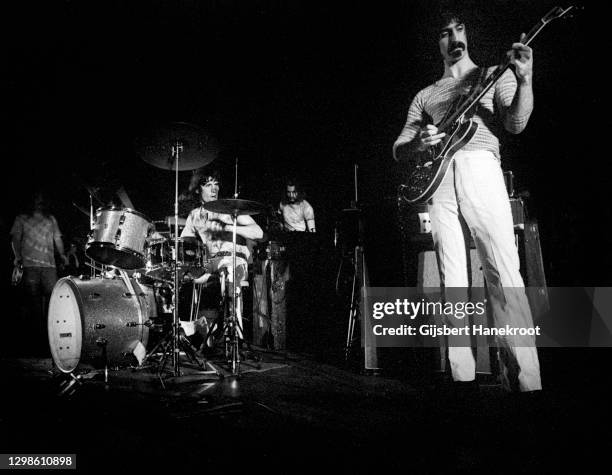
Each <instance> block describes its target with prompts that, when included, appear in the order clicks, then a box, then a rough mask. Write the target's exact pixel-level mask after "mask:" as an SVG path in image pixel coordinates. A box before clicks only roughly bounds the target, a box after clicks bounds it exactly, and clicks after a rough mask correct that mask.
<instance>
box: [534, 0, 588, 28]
mask: <svg viewBox="0 0 612 475" xmlns="http://www.w3.org/2000/svg"><path fill="white" fill-rule="evenodd" d="M583 8H584V7H579V6H575V5H570V6H569V7H567V8H562V7H554V8H553V9H552V10H550V11H549V12H548V13H547V14H546V15H544V16H543V17H542V20H541V21H542V23H544V24H547V23H550V22H551V21H553V20H556V19H557V18H571V17H573V16H574V15H575V14H576V13H577V12H578V10H582V9H583Z"/></svg>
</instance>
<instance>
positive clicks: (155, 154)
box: [134, 122, 221, 385]
mask: <svg viewBox="0 0 612 475" xmlns="http://www.w3.org/2000/svg"><path fill="white" fill-rule="evenodd" d="M134 145H135V149H136V152H137V153H138V154H139V155H140V157H141V158H142V160H144V161H145V162H146V163H149V164H150V165H153V166H155V167H157V168H161V169H164V170H173V171H174V173H175V181H174V216H173V218H174V219H173V224H174V249H175V250H178V248H179V216H178V211H179V192H178V188H179V179H178V178H179V171H187V170H195V169H197V168H201V167H203V166H204V165H206V164H208V163H210V162H212V161H213V160H215V159H216V158H217V154H218V152H219V149H218V144H217V142H216V140H215V139H214V138H212V137H211V136H210V135H209V134H208V133H207V132H206V131H205V130H204V129H202V128H200V127H198V126H195V125H192V124H187V123H185V122H174V123H171V124H169V125H167V126H162V127H158V128H156V129H153V130H151V131H150V133H149V134H147V135H144V136H142V137H139V138H137V139H136V140H135V144H134ZM143 264H144V263H143ZM141 267H144V265H143V266H141ZM178 275H179V266H178V265H177V263H176V261H175V262H174V265H173V284H172V285H173V295H172V298H173V306H172V332H171V333H169V334H168V335H167V336H166V337H165V338H163V339H162V340H161V341H160V342H159V343H158V345H156V348H155V349H154V350H155V351H156V350H157V349H159V348H161V349H162V350H163V356H162V360H161V362H160V364H159V365H158V375H160V381H162V385H163V380H161V373H162V372H163V371H164V369H165V365H166V360H167V357H168V353H169V352H171V353H172V373H173V375H174V376H180V375H181V367H180V352H181V349H183V351H184V352H185V354H186V355H188V357H190V358H192V357H193V359H195V361H196V362H197V364H198V366H200V369H202V370H203V371H202V372H203V373H204V374H216V375H217V376H219V375H220V374H221V373H220V371H219V370H218V369H216V368H215V367H214V366H213V365H212V364H211V363H210V362H208V361H206V363H205V365H206V367H210V368H211V369H210V370H204V366H203V365H202V364H201V363H200V361H199V360H198V359H197V357H196V355H195V352H194V351H193V350H194V348H193V347H192V346H191V344H190V343H189V341H188V340H187V338H186V337H185V335H184V333H183V331H182V329H181V327H180V320H179V313H178V304H179V299H178V295H179V277H178ZM154 350H152V352H151V353H153V351H154Z"/></svg>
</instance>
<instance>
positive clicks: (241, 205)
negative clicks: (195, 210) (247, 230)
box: [202, 198, 266, 216]
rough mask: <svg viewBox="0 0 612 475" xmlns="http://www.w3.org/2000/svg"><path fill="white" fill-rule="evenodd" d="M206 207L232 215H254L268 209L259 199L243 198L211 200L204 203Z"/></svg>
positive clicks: (214, 211)
mask: <svg viewBox="0 0 612 475" xmlns="http://www.w3.org/2000/svg"><path fill="white" fill-rule="evenodd" d="M202 206H203V207H204V209H206V210H208V211H212V212H213V213H219V214H230V215H237V216H242V215H252V214H259V213H262V212H263V211H265V210H266V205H264V204H261V203H258V202H257V201H251V200H241V199H233V198H232V199H225V200H215V201H209V202H208V203H204V204H203V205H202Z"/></svg>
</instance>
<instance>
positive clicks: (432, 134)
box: [419, 124, 446, 151]
mask: <svg viewBox="0 0 612 475" xmlns="http://www.w3.org/2000/svg"><path fill="white" fill-rule="evenodd" d="M445 136H446V134H445V133H444V132H440V133H438V128H437V127H436V126H435V125H432V124H428V125H426V126H425V127H423V128H421V130H420V131H419V140H420V145H419V149H420V150H421V151H424V150H427V149H428V148H429V147H433V146H434V145H437V144H439V143H440V142H441V141H442V139H443V138H444V137H445Z"/></svg>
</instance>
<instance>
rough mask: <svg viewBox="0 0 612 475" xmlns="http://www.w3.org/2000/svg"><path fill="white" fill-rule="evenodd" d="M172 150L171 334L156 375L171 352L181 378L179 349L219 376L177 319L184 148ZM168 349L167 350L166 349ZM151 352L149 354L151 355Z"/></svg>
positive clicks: (177, 144)
mask: <svg viewBox="0 0 612 475" xmlns="http://www.w3.org/2000/svg"><path fill="white" fill-rule="evenodd" d="M171 147H172V148H171V150H172V159H174V163H175V180H174V256H173V260H174V269H173V272H174V279H173V280H174V283H173V286H174V288H173V292H172V332H171V334H170V335H169V336H170V344H168V343H167V339H164V340H162V342H160V343H161V347H162V348H163V356H162V359H161V361H160V363H159V369H158V374H161V373H162V372H163V370H164V369H165V366H166V361H167V357H168V350H170V351H171V352H172V374H173V376H175V377H176V376H181V363H180V356H181V348H182V349H183V350H184V352H185V355H187V356H188V357H189V358H190V359H191V360H192V361H195V362H196V363H197V365H198V367H199V368H200V374H216V375H217V376H219V375H220V372H219V370H218V369H216V368H214V366H213V365H212V364H211V363H210V362H209V361H206V362H205V365H203V364H202V363H201V362H200V361H199V360H198V359H197V356H196V354H195V348H194V347H193V346H192V345H191V343H190V342H189V340H187V338H186V336H185V334H184V332H183V331H182V329H181V322H180V319H179V308H178V306H179V269H178V263H177V253H178V241H179V235H178V232H179V224H178V210H179V204H178V203H179V200H178V188H179V173H178V172H179V160H180V157H181V153H182V152H183V150H184V146H183V144H182V142H181V141H179V140H176V141H174V142H173V143H172V145H171ZM168 347H169V348H168ZM152 353H153V352H151V354H152ZM206 367H210V368H211V369H210V370H206V369H205V368H206Z"/></svg>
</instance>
